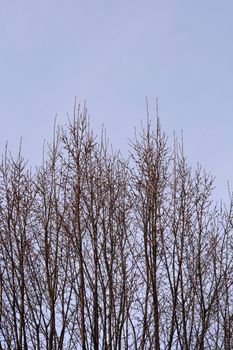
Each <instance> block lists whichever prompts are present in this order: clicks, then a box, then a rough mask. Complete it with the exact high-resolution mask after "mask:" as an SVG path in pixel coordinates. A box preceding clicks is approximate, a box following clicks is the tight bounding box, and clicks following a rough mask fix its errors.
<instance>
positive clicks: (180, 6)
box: [0, 0, 233, 198]
mask: <svg viewBox="0 0 233 350" xmlns="http://www.w3.org/2000/svg"><path fill="white" fill-rule="evenodd" d="M232 62H233V1H232V0H221V1H219V0H218V1H217V0H195V1H194V0H153V1H152V0H151V1H147V0H143V1H138V0H128V1H127V0H118V1H111V0H108V1H107V0H98V1H97V0H92V1H88V0H85V1H81V0H63V1H62V0H57V1H54V0H40V1H34V0H0V120H1V125H0V151H1V153H2V152H3V150H4V145H5V142H6V141H7V140H8V142H9V146H10V148H11V149H12V150H13V151H15V150H16V149H17V148H18V145H19V141H20V137H22V138H23V153H24V154H25V156H26V158H29V159H30V163H31V164H33V165H35V164H39V163H40V162H41V156H42V145H43V140H44V139H47V140H50V139H51V135H52V129H53V122H54V117H55V115H56V114H57V115H58V122H59V123H62V124H64V123H66V121H67V116H66V113H67V112H68V113H72V108H73V102H74V96H75V95H76V96H77V99H78V100H79V101H80V102H81V103H83V101H84V100H86V101H87V107H88V110H89V114H90V116H91V123H92V126H93V127H94V129H95V131H96V132H97V133H99V132H100V130H101V126H102V123H103V124H104V125H105V127H106V129H107V132H108V135H109V137H110V140H111V142H112V143H113V145H114V146H115V147H116V148H121V149H122V150H123V152H126V150H127V147H128V145H127V143H128V138H129V137H132V136H133V134H134V127H135V126H136V127H139V126H140V121H141V120H145V117H146V108H145V97H146V96H147V97H148V100H149V105H150V111H151V116H152V117H153V115H155V113H154V112H155V100H156V97H158V99H159V110H160V116H161V122H162V126H163V129H164V130H165V131H166V133H167V134H168V135H169V136H170V137H171V138H172V135H173V131H174V130H175V131H176V133H177V135H180V132H181V130H183V132H184V144H185V150H186V153H187V155H188V160H189V162H190V163H191V164H193V165H195V164H196V162H200V163H201V164H202V165H203V166H204V167H205V168H206V170H207V171H210V172H212V173H213V174H214V175H215V176H216V186H217V190H216V194H217V196H218V197H223V198H226V197H227V185H226V184H227V181H228V180H229V181H230V183H231V185H232V189H233V121H232V120H233V114H232V112H233V63H232Z"/></svg>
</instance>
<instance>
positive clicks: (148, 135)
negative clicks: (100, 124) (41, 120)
mask: <svg viewBox="0 0 233 350" xmlns="http://www.w3.org/2000/svg"><path fill="white" fill-rule="evenodd" d="M213 188H214V179H213V177H212V176H211V175H210V174H207V173H206V172H205V171H204V170H203V169H202V168H201V167H200V166H199V165H197V167H196V169H192V168H191V167H190V166H189V165H188V163H187V160H186V157H185V153H184V149H183V141H182V140H181V141H179V140H178V139H177V138H176V137H174V144H173V145H172V144H170V143H169V140H168V138H167V137H166V135H165V134H164V133H163V132H162V130H161V125H160V120H159V117H158V111H157V120H156V122H155V126H154V127H153V122H152V121H150V120H149V117H148V120H147V124H146V126H145V127H142V129H141V132H140V133H138V134H137V135H136V136H135V140H134V141H132V143H131V148H130V152H129V158H128V159H124V158H123V157H122V155H121V153H120V152H114V151H113V150H112V148H111V147H110V146H109V141H108V139H107V137H106V135H105V132H104V131H103V133H102V135H101V136H100V138H98V137H97V136H95V135H94V133H93V131H92V129H91V128H90V124H89V119H88V115H87V110H86V108H84V109H83V110H82V111H81V109H80V106H75V108H74V113H73V117H72V118H70V119H69V121H68V125H67V126H65V127H63V128H62V127H56V126H55V129H54V139H53V142H52V144H51V145H49V146H48V147H47V148H46V149H45V150H44V159H43V163H42V165H41V166H40V167H38V168H37V169H36V170H35V171H34V172H32V171H31V170H29V169H28V165H27V163H26V162H25V160H24V158H23V156H22V152H21V150H20V151H19V154H18V156H17V157H16V158H15V159H14V158H13V157H12V156H11V154H10V152H9V151H8V149H7V148H6V151H5V154H4V156H3V158H2V162H1V165H0V349H4V350H5V349H7V350H10V349H22V350H23V349H24V350H29V349H35V350H36V349H38V350H42V349H47V350H52V349H55V350H62V349H68V350H72V349H86V350H91V349H93V350H97V349H106V350H107V349H109V350H110V349H112V350H120V349H156V350H164V349H167V350H168V349H170V350H172V349H184V350H188V349H198V350H204V349H216V350H217V349H219V350H220V349H221V350H230V349H232V348H233V306H232V305H233V235H232V232H233V197H232V195H231V194H230V205H229V206H228V207H227V206H226V205H225V204H223V203H221V204H220V205H217V204H215V203H214V202H213V196H212V191H213Z"/></svg>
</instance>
